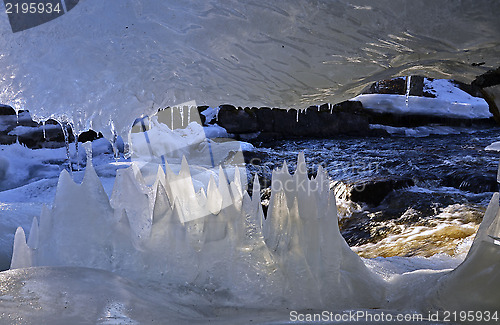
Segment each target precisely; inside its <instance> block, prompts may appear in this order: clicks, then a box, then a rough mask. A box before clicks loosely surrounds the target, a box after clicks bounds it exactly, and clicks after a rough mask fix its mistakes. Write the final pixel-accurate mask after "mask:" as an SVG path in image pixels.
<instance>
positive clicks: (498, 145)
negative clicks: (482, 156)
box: [484, 141, 500, 151]
mask: <svg viewBox="0 0 500 325" xmlns="http://www.w3.org/2000/svg"><path fill="white" fill-rule="evenodd" d="M484 150H488V151H500V141H496V142H493V143H491V144H490V145H488V146H487V147H486V148H484Z"/></svg>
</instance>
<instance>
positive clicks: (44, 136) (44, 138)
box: [42, 120, 47, 141]
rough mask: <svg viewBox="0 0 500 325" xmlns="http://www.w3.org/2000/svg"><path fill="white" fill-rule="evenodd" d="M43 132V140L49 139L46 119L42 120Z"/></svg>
mask: <svg viewBox="0 0 500 325" xmlns="http://www.w3.org/2000/svg"><path fill="white" fill-rule="evenodd" d="M42 132H43V140H44V141H47V133H46V131H45V120H43V121H42Z"/></svg>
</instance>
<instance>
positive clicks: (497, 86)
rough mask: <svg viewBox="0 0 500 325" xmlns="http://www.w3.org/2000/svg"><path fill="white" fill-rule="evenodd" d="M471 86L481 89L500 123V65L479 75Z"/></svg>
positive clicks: (492, 112)
mask: <svg viewBox="0 0 500 325" xmlns="http://www.w3.org/2000/svg"><path fill="white" fill-rule="evenodd" d="M471 87H473V88H474V89H479V90H478V91H479V92H480V93H481V95H482V97H483V98H484V100H485V101H486V102H487V103H488V106H489V109H490V112H491V114H493V117H494V119H495V121H496V122H497V124H499V125H500V67H499V68H497V69H496V70H489V71H488V72H486V73H484V74H482V75H480V76H478V77H477V78H476V79H475V80H474V81H473V82H472V83H471Z"/></svg>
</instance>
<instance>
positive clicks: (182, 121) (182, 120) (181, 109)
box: [179, 106, 184, 127]
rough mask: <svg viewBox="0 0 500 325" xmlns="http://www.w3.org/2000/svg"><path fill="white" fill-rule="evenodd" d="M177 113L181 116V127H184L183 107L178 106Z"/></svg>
mask: <svg viewBox="0 0 500 325" xmlns="http://www.w3.org/2000/svg"><path fill="white" fill-rule="evenodd" d="M179 112H180V114H181V127H183V126H184V106H179Z"/></svg>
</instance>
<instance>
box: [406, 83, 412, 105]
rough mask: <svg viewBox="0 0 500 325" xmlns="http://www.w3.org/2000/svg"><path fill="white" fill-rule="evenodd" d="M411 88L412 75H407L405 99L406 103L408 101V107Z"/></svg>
mask: <svg viewBox="0 0 500 325" xmlns="http://www.w3.org/2000/svg"><path fill="white" fill-rule="evenodd" d="M410 90H411V76H407V77H406V94H405V96H406V99H405V103H406V108H408V102H409V100H410Z"/></svg>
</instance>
